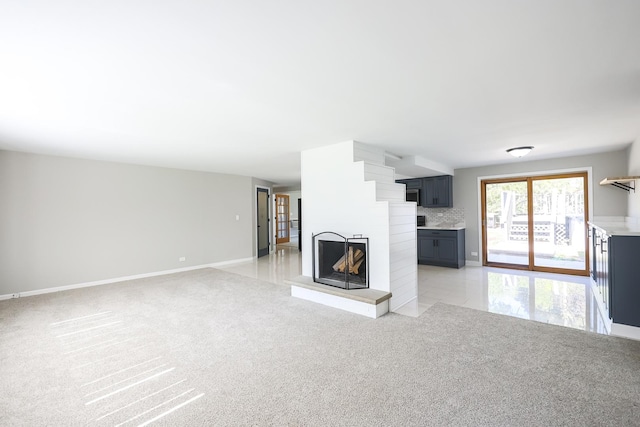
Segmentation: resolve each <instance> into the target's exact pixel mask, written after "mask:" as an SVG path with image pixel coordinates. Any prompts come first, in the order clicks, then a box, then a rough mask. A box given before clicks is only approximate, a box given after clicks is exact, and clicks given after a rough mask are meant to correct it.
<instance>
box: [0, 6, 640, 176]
mask: <svg viewBox="0 0 640 427" xmlns="http://www.w3.org/2000/svg"><path fill="white" fill-rule="evenodd" d="M639 42H640V1H638V0H627V1H624V0H616V1H608V0H563V1H557V0H536V1H513V0H503V1H498V0H482V1H478V0H467V1H460V0H442V1H431V0H394V1H391V0H386V1H382V0H323V1H317V0H314V1H307V0H281V1H277V0H276V1H259V0H228V1H224V0H223V1H196V0H166V1H157V2H152V1H139V0H127V1H122V0H112V1H108V2H94V1H87V0H67V1H64V0H60V1H51V0H40V1H37V0H36V1H29V0H20V1H7V2H3V4H2V8H1V12H0V149H9V150H18V151H27V152H36V153H45V154H54V155H65V156H74V157H83V158H95V159H104V160H113V161H121V162H130V163H139V164H149V165H161V166H169V167H177V168H185V169H195V170H208V171H216V172H225V173H234V174H241V175H251V176H256V177H259V178H263V179H267V180H270V181H273V182H275V183H279V184H292V183H295V182H296V181H298V180H299V176H300V171H299V169H300V166H299V165H300V160H299V157H300V156H299V153H300V151H301V150H304V149H307V148H311V147H316V146H321V145H327V144H332V143H336V142H342V141H345V140H350V139H355V140H358V141H361V142H364V143H369V144H373V145H376V146H380V147H383V148H385V149H386V150H388V151H389V152H391V153H393V154H395V155H396V156H401V157H405V156H416V158H420V159H424V160H425V161H427V162H432V163H433V164H439V165H445V166H446V167H448V168H461V167H470V166H478V165H487V164H495V163H503V162H508V161H513V159H511V158H509V156H508V155H507V154H506V153H505V150H506V149H507V148H509V147H513V146H518V145H534V146H535V147H536V148H535V150H534V151H533V152H532V153H531V154H530V155H529V157H527V159H542V158H548V157H558V156H567V155H574V154H581V153H590V152H598V151H608V150H612V149H617V148H622V147H624V146H625V145H627V144H629V143H630V142H632V141H634V140H635V139H636V138H637V137H638V136H639V135H640V43H639Z"/></svg>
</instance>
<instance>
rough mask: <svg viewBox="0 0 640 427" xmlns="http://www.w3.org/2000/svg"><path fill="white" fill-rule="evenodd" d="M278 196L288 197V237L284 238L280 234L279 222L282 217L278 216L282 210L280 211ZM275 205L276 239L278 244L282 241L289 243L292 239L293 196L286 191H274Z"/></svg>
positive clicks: (274, 225) (274, 226)
mask: <svg viewBox="0 0 640 427" xmlns="http://www.w3.org/2000/svg"><path fill="white" fill-rule="evenodd" d="M278 197H281V198H285V197H286V198H287V212H286V216H287V228H286V230H287V236H286V238H282V237H279V236H278V233H279V232H280V229H279V222H280V218H278V216H279V215H280V212H278ZM273 205H274V209H273V216H274V223H273V228H274V231H275V239H276V245H279V244H281V243H289V242H290V241H291V236H290V233H291V230H290V227H291V221H290V218H291V196H289V194H286V193H274V194H273Z"/></svg>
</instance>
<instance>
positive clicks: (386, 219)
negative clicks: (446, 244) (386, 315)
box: [301, 141, 417, 310]
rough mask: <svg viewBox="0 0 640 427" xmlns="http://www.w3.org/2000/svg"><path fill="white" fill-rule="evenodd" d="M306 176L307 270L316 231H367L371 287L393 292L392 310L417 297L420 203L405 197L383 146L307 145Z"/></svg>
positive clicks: (304, 254)
mask: <svg viewBox="0 0 640 427" xmlns="http://www.w3.org/2000/svg"><path fill="white" fill-rule="evenodd" d="M301 177H302V200H303V203H302V218H303V230H304V231H303V233H304V236H303V237H304V238H303V248H302V274H303V275H304V276H309V277H311V276H312V253H311V251H312V249H311V246H312V241H311V236H312V234H317V233H320V232H323V231H333V232H336V233H339V234H342V235H344V236H346V237H351V236H352V235H353V234H362V235H363V236H364V237H368V238H369V277H370V284H369V285H370V288H371V289H376V290H380V291H386V292H392V293H393V298H392V299H391V302H390V307H391V309H392V310H393V309H396V308H398V307H400V306H402V305H404V304H405V303H406V302H408V301H410V300H411V299H413V298H416V297H417V256H416V252H415V251H416V234H415V233H416V224H415V220H416V218H415V211H416V207H415V204H413V203H406V202H404V186H403V185H401V184H395V183H394V175H393V169H392V168H388V167H386V166H384V151H383V150H380V149H377V148H375V147H371V146H366V145H364V144H360V143H358V142H355V141H347V142H343V143H339V144H334V145H330V146H326V147H321V148H316V149H311V150H306V151H303V152H302V161H301ZM367 179H368V180H367ZM392 217H393V218H394V219H393V220H392ZM403 266H404V267H407V268H405V269H404V270H403ZM411 266H412V267H411ZM412 271H413V272H414V273H412ZM392 273H393V274H392ZM396 283H397V284H398V286H399V287H396V286H395V285H396ZM400 287H401V289H400ZM396 295H397V296H396Z"/></svg>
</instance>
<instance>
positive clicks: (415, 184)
mask: <svg viewBox="0 0 640 427" xmlns="http://www.w3.org/2000/svg"><path fill="white" fill-rule="evenodd" d="M422 180H423V178H411V179H397V180H396V182H397V183H398V184H405V185H406V186H407V190H421V189H422V184H423V182H422Z"/></svg>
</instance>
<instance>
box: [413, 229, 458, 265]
mask: <svg viewBox="0 0 640 427" xmlns="http://www.w3.org/2000/svg"><path fill="white" fill-rule="evenodd" d="M418 264H425V265H439V266H442V267H455V268H460V267H463V266H464V265H465V252H464V230H418Z"/></svg>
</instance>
